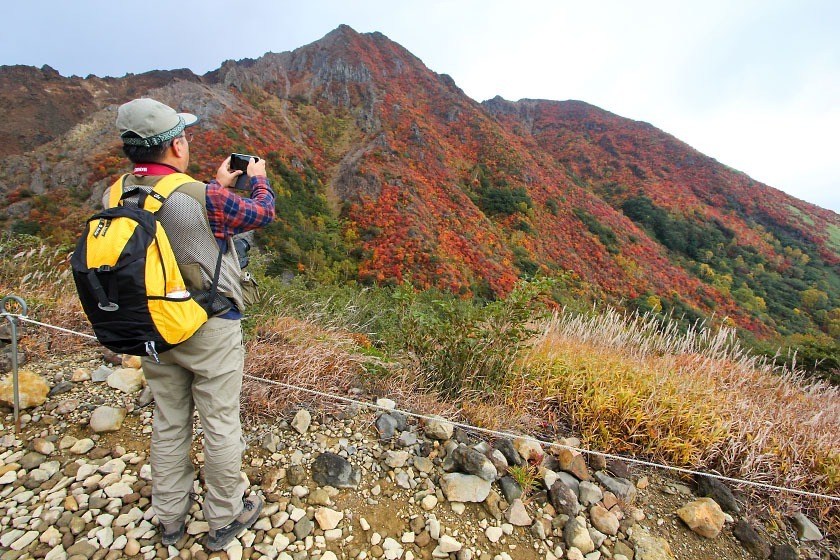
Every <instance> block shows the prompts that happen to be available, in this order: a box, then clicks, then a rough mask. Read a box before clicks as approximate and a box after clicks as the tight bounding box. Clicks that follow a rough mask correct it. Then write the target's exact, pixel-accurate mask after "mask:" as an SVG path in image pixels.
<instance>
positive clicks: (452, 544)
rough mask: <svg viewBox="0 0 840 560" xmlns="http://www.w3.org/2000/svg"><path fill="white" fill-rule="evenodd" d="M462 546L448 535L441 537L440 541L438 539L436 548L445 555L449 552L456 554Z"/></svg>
mask: <svg viewBox="0 0 840 560" xmlns="http://www.w3.org/2000/svg"><path fill="white" fill-rule="evenodd" d="M463 546H464V545H462V544H461V543H459V542H458V541H456V540H455V539H454V538H452V537H450V536H449V535H441V536H440V539H438V547H439V548H440V550H441V552H445V553H447V554H449V553H450V552H458V551H459V550H461V548H462V547H463Z"/></svg>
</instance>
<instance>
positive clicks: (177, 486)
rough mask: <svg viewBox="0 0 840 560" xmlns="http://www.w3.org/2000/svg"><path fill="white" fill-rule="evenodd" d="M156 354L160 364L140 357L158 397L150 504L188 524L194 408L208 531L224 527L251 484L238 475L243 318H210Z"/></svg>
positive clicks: (169, 519)
mask: <svg viewBox="0 0 840 560" xmlns="http://www.w3.org/2000/svg"><path fill="white" fill-rule="evenodd" d="M159 357H160V362H161V363H159V364H157V363H155V362H154V360H152V359H150V358H143V371H144V373H145V375H146V380H147V381H148V383H149V386H150V387H151V389H152V393H153V395H154V398H155V413H154V423H153V431H152V448H151V466H152V506H153V507H154V510H155V513H156V514H157V516H158V519H159V520H160V521H161V522H162V523H166V524H167V525H174V524H178V523H180V522H181V521H183V519H184V516H185V512H186V511H187V510H188V509H189V505H190V497H189V494H190V492H191V491H192V488H193V478H194V475H195V473H194V469H193V464H192V461H191V459H190V447H191V445H192V434H193V411H194V410H195V409H196V408H197V409H198V415H199V419H200V420H201V427H202V428H203V430H204V482H205V484H206V487H207V492H206V494H205V496H204V518H205V520H206V521H207V522H208V523H209V524H210V528H211V529H219V528H221V527H224V526H225V525H227V524H228V523H230V522H231V521H233V519H234V518H235V517H236V516H237V515H239V513H240V512H241V511H242V495H243V493H244V492H245V489H246V488H245V481H244V480H243V479H242V477H241V476H240V469H241V463H242V452H243V451H244V450H245V442H244V439H243V438H242V428H241V425H240V423H239V393H240V389H241V388H242V370H243V367H244V360H245V347H244V346H243V344H242V328H241V326H240V322H239V321H238V320H233V321H232V320H229V319H218V318H211V319H210V320H209V321H207V323H205V324H204V325H203V326H202V327H201V328H200V329H199V330H198V331H197V332H196V333H195V334H194V335H193V336H192V337H190V339H189V340H187V341H186V342H184V343H182V344H180V345H178V346H176V347H175V348H173V349H171V350H169V351H168V352H164V353H162V354H160V356H159Z"/></svg>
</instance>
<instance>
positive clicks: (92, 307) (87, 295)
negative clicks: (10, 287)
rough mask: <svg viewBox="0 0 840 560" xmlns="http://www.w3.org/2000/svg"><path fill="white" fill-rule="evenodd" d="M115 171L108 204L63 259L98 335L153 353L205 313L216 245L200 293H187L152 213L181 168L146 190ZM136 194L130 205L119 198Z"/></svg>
mask: <svg viewBox="0 0 840 560" xmlns="http://www.w3.org/2000/svg"><path fill="white" fill-rule="evenodd" d="M125 178H126V175H123V176H122V177H121V178H120V179H119V180H118V181H117V182H116V183H114V185H113V186H112V187H111V193H112V196H111V203H110V205H111V206H112V207H111V208H107V209H106V210H104V211H102V212H99V213H98V214H95V215H93V216H92V217H91V218H90V219H88V221H87V225H86V228H85V231H84V233H83V234H82V236H81V237H80V238H79V241H78V243H77V245H76V250H75V251H74V252H73V255H72V256H71V259H70V264H71V267H72V269H73V279H74V280H75V282H76V289H77V291H78V294H79V299H80V300H81V303H82V307H83V309H84V311H85V315H87V318H88V320H89V321H90V322H91V325H92V326H93V331H94V333H95V334H96V338H97V339H98V340H99V342H100V343H101V344H102V345H103V346H105V347H107V348H110V349H111V350H113V351H114V352H118V353H121V354H131V355H137V356H139V355H144V354H148V355H149V356H150V357H152V358H153V359H155V360H157V359H158V354H159V353H161V352H165V351H166V350H169V349H171V348H173V347H175V346H176V345H178V344H180V343H181V342H184V341H185V340H187V339H188V338H189V337H190V336H192V335H193V333H195V331H197V330H198V329H199V327H201V325H203V324H204V323H205V322H206V321H207V318H208V317H209V316H210V315H211V313H210V312H208V309H207V307H208V306H207V305H206V303H204V304H202V303H199V301H197V299H196V297H197V296H198V297H199V298H200V299H201V300H202V301H203V302H207V301H209V302H214V301H215V300H216V294H217V288H218V279H219V270H220V268H221V266H220V265H221V252H220V254H219V260H218V262H217V265H216V274H215V277H214V279H213V284H212V287H211V289H210V292H209V294H208V293H202V294H190V293H189V292H187V291H186V288H185V286H186V284H185V283H184V279H183V277H182V276H181V271H180V269H179V268H178V263H177V262H176V261H175V254H174V253H173V251H172V246H171V245H170V243H169V238H168V237H167V236H166V231H164V229H163V226H162V225H161V223H160V222H159V221H158V220H157V217H156V215H155V213H156V212H157V211H158V210H160V208H161V206H162V205H163V203H164V202H166V199H167V197H169V195H170V194H172V192H174V191H175V190H176V189H177V188H179V187H180V186H182V185H184V184H185V183H189V182H192V181H194V179H192V178H191V177H190V176H189V175H185V174H183V173H173V174H171V175H166V176H165V177H164V178H162V179H161V180H160V181H158V183H157V184H156V185H155V186H154V188H153V189H152V191H151V192H148V193H146V192H145V191H143V190H141V189H139V188H138V189H131V190H128V191H127V192H125V193H124V194H122V195H120V193H122V191H123V188H122V187H123V183H124V181H125ZM134 196H137V197H139V198H138V207H132V206H124V205H123V201H124V200H126V199H128V198H130V197H134Z"/></svg>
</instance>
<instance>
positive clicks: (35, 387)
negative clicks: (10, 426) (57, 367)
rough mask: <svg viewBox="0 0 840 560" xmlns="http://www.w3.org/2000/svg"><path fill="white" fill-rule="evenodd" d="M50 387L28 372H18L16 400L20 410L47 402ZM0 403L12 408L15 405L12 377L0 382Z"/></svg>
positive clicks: (9, 376) (40, 378)
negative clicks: (17, 399)
mask: <svg viewBox="0 0 840 560" xmlns="http://www.w3.org/2000/svg"><path fill="white" fill-rule="evenodd" d="M49 392H50V386H49V385H47V382H46V381H44V379H43V378H42V377H41V376H40V375H38V374H37V373H33V372H31V371H28V370H21V371H19V372H18V398H19V404H20V408H21V409H24V408H34V407H36V406H39V405H42V404H44V403H45V402H46V401H47V394H48V393H49ZM0 403H2V404H4V405H6V406H9V407H13V406H14V403H15V397H14V383H13V379H12V375H11V374H10V375H7V376H6V378H5V379H3V381H0Z"/></svg>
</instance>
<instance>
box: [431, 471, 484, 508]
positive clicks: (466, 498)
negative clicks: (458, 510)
mask: <svg viewBox="0 0 840 560" xmlns="http://www.w3.org/2000/svg"><path fill="white" fill-rule="evenodd" d="M440 489H441V490H442V491H443V495H444V496H446V499H447V500H449V501H450V502H483V501H484V500H486V499H487V496H488V494H490V481H489V480H484V479H483V478H481V477H479V476H474V475H471V474H462V473H447V474H445V475H443V476H442V477H441V479H440Z"/></svg>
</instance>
